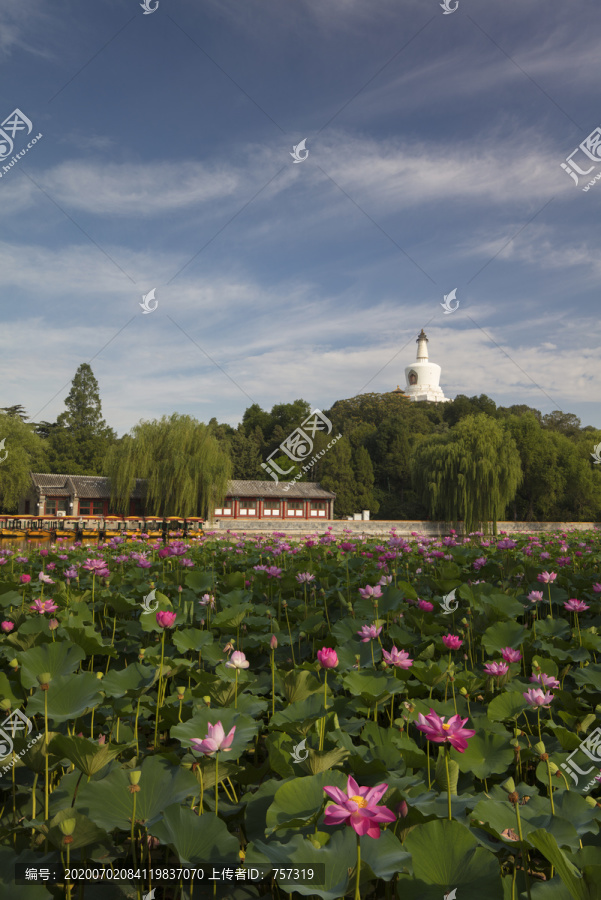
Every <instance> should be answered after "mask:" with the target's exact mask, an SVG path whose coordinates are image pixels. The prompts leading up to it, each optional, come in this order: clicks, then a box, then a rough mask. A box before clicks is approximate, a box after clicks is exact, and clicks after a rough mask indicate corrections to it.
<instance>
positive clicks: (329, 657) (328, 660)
mask: <svg viewBox="0 0 601 900" xmlns="http://www.w3.org/2000/svg"><path fill="white" fill-rule="evenodd" d="M317 659H318V660H319V664H320V665H321V668H322V669H335V668H336V666H337V665H338V654H337V653H336V651H335V650H332V648H331V647H322V649H321V650H318V651H317Z"/></svg>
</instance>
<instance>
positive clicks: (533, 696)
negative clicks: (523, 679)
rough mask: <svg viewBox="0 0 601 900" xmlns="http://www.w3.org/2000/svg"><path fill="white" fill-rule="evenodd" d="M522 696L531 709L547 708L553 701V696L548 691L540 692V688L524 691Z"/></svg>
mask: <svg viewBox="0 0 601 900" xmlns="http://www.w3.org/2000/svg"><path fill="white" fill-rule="evenodd" d="M523 696H524V699H525V700H526V701H527V703H528V705H529V706H531V707H532V709H538V708H539V707H541V706H549V704H550V703H551V701H552V700H553V694H550V693H549V691H541V689H540V688H530V690H529V691H524V693H523Z"/></svg>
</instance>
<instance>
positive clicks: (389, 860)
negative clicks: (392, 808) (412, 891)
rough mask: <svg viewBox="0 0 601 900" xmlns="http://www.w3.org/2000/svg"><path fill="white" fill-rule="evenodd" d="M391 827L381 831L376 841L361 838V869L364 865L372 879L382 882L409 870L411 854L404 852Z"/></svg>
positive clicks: (364, 837)
mask: <svg viewBox="0 0 601 900" xmlns="http://www.w3.org/2000/svg"><path fill="white" fill-rule="evenodd" d="M392 827H393V826H389V827H388V828H386V829H383V830H382V831H381V832H380V837H379V838H377V840H374V839H373V838H370V837H367V835H364V836H363V837H362V838H361V869H363V865H364V864H365V865H366V866H368V867H369V869H370V874H371V876H372V877H375V878H382V880H383V881H390V880H391V878H394V876H395V875H396V874H397V873H398V872H400V871H402V869H404V868H409V869H410V868H411V854H410V853H407V852H405V850H404V849H403V846H402V844H401V842H400V841H399V839H398V838H397V837H395V835H394V834H393V832H392Z"/></svg>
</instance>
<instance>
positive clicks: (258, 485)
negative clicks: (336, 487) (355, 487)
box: [227, 481, 336, 500]
mask: <svg viewBox="0 0 601 900" xmlns="http://www.w3.org/2000/svg"><path fill="white" fill-rule="evenodd" d="M287 486H288V482H282V483H280V484H276V483H275V481H230V484H229V488H228V492H227V493H228V496H229V497H288V498H289V499H291V500H292V499H293V498H295V497H302V498H304V499H307V500H334V499H335V498H336V494H333V493H332V492H331V491H326V490H325V489H324V488H322V487H321V486H320V485H319V484H318V483H317V482H316V481H304V482H303V481H297V483H296V484H295V485H294V487H291V488H290V489H289V490H287V491H286V490H284V488H286V487H287Z"/></svg>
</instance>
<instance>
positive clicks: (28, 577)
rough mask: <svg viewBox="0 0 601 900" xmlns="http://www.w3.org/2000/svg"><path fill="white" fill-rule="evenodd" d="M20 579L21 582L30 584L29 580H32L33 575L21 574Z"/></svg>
mask: <svg viewBox="0 0 601 900" xmlns="http://www.w3.org/2000/svg"><path fill="white" fill-rule="evenodd" d="M19 581H20V582H21V584H29V582H30V581H31V575H21V576H20V577H19Z"/></svg>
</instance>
